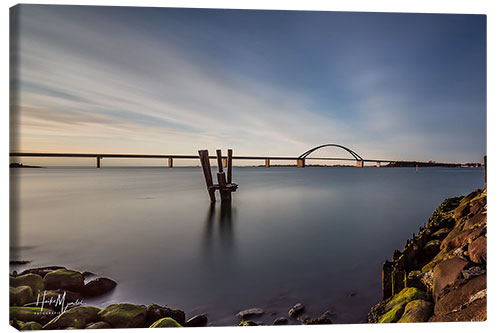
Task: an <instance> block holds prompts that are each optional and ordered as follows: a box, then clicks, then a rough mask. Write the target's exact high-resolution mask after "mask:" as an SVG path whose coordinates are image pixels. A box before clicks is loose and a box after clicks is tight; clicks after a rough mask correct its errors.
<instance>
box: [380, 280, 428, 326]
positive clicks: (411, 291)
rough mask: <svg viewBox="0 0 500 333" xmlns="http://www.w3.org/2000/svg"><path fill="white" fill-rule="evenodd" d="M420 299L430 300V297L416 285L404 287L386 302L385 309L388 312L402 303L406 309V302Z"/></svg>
mask: <svg viewBox="0 0 500 333" xmlns="http://www.w3.org/2000/svg"><path fill="white" fill-rule="evenodd" d="M418 299H421V300H425V301H427V300H430V297H429V295H428V294H427V293H426V292H424V291H422V290H420V289H417V288H415V287H411V288H404V289H403V290H401V291H400V292H399V293H398V294H396V295H394V297H393V298H392V299H391V300H390V301H389V302H388V303H387V304H386V306H385V309H384V311H385V312H387V311H389V310H391V309H393V308H395V307H397V306H400V305H403V311H404V307H405V306H406V304H408V303H409V302H411V301H414V300H418ZM398 319H399V318H398Z"/></svg>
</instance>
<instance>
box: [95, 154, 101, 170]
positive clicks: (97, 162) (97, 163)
mask: <svg viewBox="0 0 500 333" xmlns="http://www.w3.org/2000/svg"><path fill="white" fill-rule="evenodd" d="M101 158H102V157H99V156H97V158H96V167H97V168H100V167H101Z"/></svg>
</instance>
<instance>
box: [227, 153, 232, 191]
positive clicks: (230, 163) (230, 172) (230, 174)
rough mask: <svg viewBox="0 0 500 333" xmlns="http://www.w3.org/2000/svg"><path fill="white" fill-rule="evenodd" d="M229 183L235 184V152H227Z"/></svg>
mask: <svg viewBox="0 0 500 333" xmlns="http://www.w3.org/2000/svg"><path fill="white" fill-rule="evenodd" d="M227 182H228V183H229V184H232V183H233V150H232V149H228V150H227Z"/></svg>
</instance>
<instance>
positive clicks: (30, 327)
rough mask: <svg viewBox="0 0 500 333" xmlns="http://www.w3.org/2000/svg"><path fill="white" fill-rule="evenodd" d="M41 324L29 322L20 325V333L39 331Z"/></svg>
mask: <svg viewBox="0 0 500 333" xmlns="http://www.w3.org/2000/svg"><path fill="white" fill-rule="evenodd" d="M42 327H43V326H42V324H39V323H37V322H36V321H29V322H27V323H24V324H22V325H21V327H20V329H21V331H41V330H42Z"/></svg>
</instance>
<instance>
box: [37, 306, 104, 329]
mask: <svg viewBox="0 0 500 333" xmlns="http://www.w3.org/2000/svg"><path fill="white" fill-rule="evenodd" d="M99 311H101V309H99V308H96V307H94V306H77V307H74V308H72V309H70V310H66V311H64V312H63V313H61V314H60V315H59V316H57V317H55V318H54V319H52V320H51V321H49V322H48V323H47V324H46V325H45V326H43V329H44V330H59V329H65V328H68V327H74V328H76V329H82V328H85V327H86V326H87V324H89V323H91V322H94V321H96V320H97V313H99Z"/></svg>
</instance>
